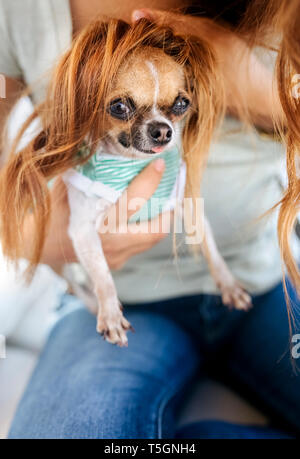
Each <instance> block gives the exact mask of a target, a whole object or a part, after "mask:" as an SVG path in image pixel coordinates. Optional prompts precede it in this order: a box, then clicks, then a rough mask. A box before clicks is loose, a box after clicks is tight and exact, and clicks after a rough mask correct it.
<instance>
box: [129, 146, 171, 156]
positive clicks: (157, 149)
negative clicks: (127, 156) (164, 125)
mask: <svg viewBox="0 0 300 459" xmlns="http://www.w3.org/2000/svg"><path fill="white" fill-rule="evenodd" d="M134 148H135V149H136V150H138V151H140V152H141V153H147V154H148V155H155V154H159V153H162V152H163V151H164V150H165V148H166V147H165V146H163V147H153V148H151V150H143V149H142V148H137V147H136V146H134Z"/></svg>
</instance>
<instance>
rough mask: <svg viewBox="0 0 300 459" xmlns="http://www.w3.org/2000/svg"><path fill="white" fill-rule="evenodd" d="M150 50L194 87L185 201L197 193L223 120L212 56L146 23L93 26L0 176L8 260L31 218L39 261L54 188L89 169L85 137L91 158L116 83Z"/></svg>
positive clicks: (56, 76)
mask: <svg viewBox="0 0 300 459" xmlns="http://www.w3.org/2000/svg"><path fill="white" fill-rule="evenodd" d="M143 46H150V47H154V48H160V49H162V50H163V51H164V52H165V53H166V54H167V55H169V56H171V57H172V58H173V59H174V60H175V61H176V62H177V63H179V64H180V65H181V66H182V67H183V68H184V69H185V72H186V75H187V78H189V79H190V80H191V81H192V85H190V88H189V91H190V92H191V97H192V101H193V108H194V109H193V110H192V111H191V112H190V114H189V115H188V119H187V122H186V125H185V128H184V132H183V151H184V155H185V159H186V162H187V171H188V173H187V193H188V195H190V196H193V197H196V196H198V195H199V192H200V175H201V171H202V169H203V165H204V163H205V158H206V154H207V152H208V150H209V145H210V142H211V139H212V135H213V132H214V129H215V127H216V124H217V121H218V118H219V116H220V114H221V112H222V109H223V106H224V104H223V90H222V80H221V78H220V77H219V72H218V69H217V64H216V61H215V58H214V55H213V52H212V50H211V49H210V47H209V46H208V44H207V43H205V42H203V41H199V39H197V38H193V37H182V36H178V35H175V34H174V32H172V31H171V29H169V28H167V27H164V26H157V25H155V24H152V23H150V22H148V21H146V20H141V21H139V22H137V23H136V24H135V25H134V26H130V25H128V24H126V23H124V22H122V21H116V20H113V21H110V22H108V23H104V22H102V21H101V20H96V21H95V22H93V23H92V24H91V25H89V26H88V27H87V28H86V29H84V30H83V31H82V32H81V33H80V34H79V35H78V36H77V37H76V39H75V40H74V42H73V44H72V46H71V48H70V50H68V51H67V52H66V53H65V55H64V56H63V57H62V58H61V60H60V62H59V64H58V65H57V67H56V69H55V71H54V73H53V77H52V79H51V84H50V86H49V89H48V92H47V96H46V99H45V101H44V102H43V103H42V104H41V105H39V106H38V107H36V108H35V110H34V113H33V114H32V116H30V118H29V119H28V120H27V121H26V123H25V124H24V126H23V127H22V129H21V131H20V133H19V134H18V136H17V138H16V139H15V141H14V144H13V146H12V149H11V154H10V158H9V161H8V163H7V164H6V166H5V167H4V169H3V170H2V171H1V175H0V189H1V193H0V211H1V216H2V218H1V238H2V244H3V251H4V254H5V255H6V256H7V257H8V258H9V259H11V260H17V259H18V258H19V257H21V256H22V247H23V244H24V238H23V230H22V229H23V226H24V220H25V219H26V217H27V215H28V214H29V213H32V214H33V216H34V228H33V232H32V239H33V249H32V253H31V257H30V260H29V261H30V266H31V268H34V267H35V266H36V265H37V264H38V263H39V260H40V257H41V253H42V250H43V245H44V241H45V236H46V232H47V225H48V222H49V216H50V211H51V202H50V195H49V190H48V182H49V180H51V179H53V178H55V177H57V176H59V175H60V174H62V173H63V172H65V171H66V170H67V169H69V168H72V167H74V166H76V165H77V164H79V163H81V162H83V161H86V160H87V159H88V158H80V157H79V156H78V154H77V152H78V150H79V149H80V147H81V146H82V143H83V141H84V140H85V139H86V138H87V137H88V139H89V145H91V152H90V155H93V154H94V152H95V149H96V147H97V144H98V142H99V140H100V139H101V137H102V136H103V135H105V132H104V125H105V116H106V106H105V104H106V102H107V101H108V99H109V94H110V91H111V88H112V83H113V81H114V78H115V75H116V74H117V73H118V70H119V68H120V66H121V65H122V63H123V62H124V61H125V60H126V59H127V57H128V55H129V54H130V53H132V52H133V51H135V50H136V49H138V48H140V47H143ZM36 119H39V120H40V122H41V126H42V127H41V129H40V132H38V133H37V135H36V136H35V137H34V138H33V140H32V141H31V142H30V143H29V144H28V145H27V146H26V147H25V148H22V149H21V150H20V151H18V145H19V143H20V140H21V138H22V136H23V134H24V132H25V131H26V129H27V128H28V127H29V126H30V125H31V124H32V123H33V121H35V120H36Z"/></svg>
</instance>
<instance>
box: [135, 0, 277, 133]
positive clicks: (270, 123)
mask: <svg viewBox="0 0 300 459" xmlns="http://www.w3.org/2000/svg"><path fill="white" fill-rule="evenodd" d="M141 18H147V19H149V20H151V21H153V22H155V23H157V24H158V25H165V26H168V27H171V28H172V29H173V30H174V31H175V32H176V33H178V34H183V35H193V36H196V37H199V38H200V39H202V40H205V41H207V42H208V43H209V44H210V45H211V46H212V48H213V49H214V51H215V55H216V58H217V62H218V64H219V68H220V72H221V75H222V77H223V81H224V87H225V95H226V104H227V110H228V111H229V113H231V114H232V115H236V116H238V117H240V116H241V117H245V115H246V114H247V117H250V121H252V122H253V123H254V124H256V125H257V126H259V127H261V128H263V129H265V130H266V131H269V130H270V131H273V130H274V121H276V122H277V123H279V124H284V122H285V121H284V120H285V118H284V115H283V110H282V107H281V103H280V100H279V95H278V90H277V87H276V84H275V83H274V82H273V72H272V71H270V70H269V69H268V68H266V67H265V66H264V65H263V64H262V62H261V61H260V60H259V59H258V58H257V57H256V56H255V54H254V53H253V52H252V50H251V49H249V47H248V46H247V44H246V42H245V41H244V40H242V39H241V38H239V37H238V36H237V35H236V34H234V33H233V32H231V31H230V30H227V29H225V28H224V27H221V26H220V25H218V24H216V23H215V22H213V21H212V20H209V19H206V18H202V17H196V16H190V15H183V14H177V13H172V12H167V11H161V10H152V9H147V8H145V9H141V10H135V11H134V12H133V13H132V21H133V22H135V21H138V20H139V19H141ZM247 121H249V119H247Z"/></svg>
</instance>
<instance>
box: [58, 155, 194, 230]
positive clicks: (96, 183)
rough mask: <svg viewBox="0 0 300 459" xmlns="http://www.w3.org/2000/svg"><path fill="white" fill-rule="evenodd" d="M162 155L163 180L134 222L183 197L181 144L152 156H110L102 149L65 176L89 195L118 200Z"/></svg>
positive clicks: (166, 207)
mask: <svg viewBox="0 0 300 459" xmlns="http://www.w3.org/2000/svg"><path fill="white" fill-rule="evenodd" d="M87 148H88V147H84V148H83V149H82V150H81V151H80V152H79V154H81V155H82V154H87V153H88V149H87ZM158 158H162V159H164V161H165V164H166V168H165V172H164V174H163V177H162V180H161V182H160V184H159V186H158V188H157V190H156V192H155V193H154V195H153V196H152V197H151V199H150V200H149V201H148V202H147V203H146V204H145V205H144V206H143V207H142V208H141V209H140V210H139V212H137V213H136V214H134V216H133V217H131V219H130V221H131V222H137V221H145V220H150V219H153V218H155V217H157V216H158V215H159V214H160V213H161V212H164V211H167V210H171V209H173V208H174V207H175V204H176V199H182V197H183V194H184V187H185V174H186V171H185V163H184V162H183V161H182V159H181V153H180V150H179V149H178V148H177V147H176V148H174V149H172V150H169V151H165V152H163V153H161V154H159V155H155V157H151V158H149V159H136V158H134V159H130V158H125V157H122V156H114V155H108V154H106V153H105V152H103V151H101V150H100V151H98V152H97V153H96V154H95V155H93V156H92V157H91V158H90V159H89V160H88V161H87V162H86V163H85V164H83V165H79V166H77V167H76V168H75V169H72V170H70V171H68V172H67V173H66V174H65V178H66V179H67V181H68V182H69V183H71V184H72V185H73V186H75V187H76V188H78V189H80V190H81V191H83V192H84V193H86V194H87V195H88V196H94V197H99V198H103V199H106V200H108V201H110V202H112V203H115V202H117V200H118V199H119V198H120V196H121V195H122V193H123V192H124V191H125V190H126V189H127V188H128V186H129V184H130V183H131V181H132V180H133V179H134V177H136V176H137V175H138V174H139V173H140V172H141V171H142V170H143V169H144V168H145V167H147V166H148V164H150V163H151V162H152V161H154V160H155V159H158Z"/></svg>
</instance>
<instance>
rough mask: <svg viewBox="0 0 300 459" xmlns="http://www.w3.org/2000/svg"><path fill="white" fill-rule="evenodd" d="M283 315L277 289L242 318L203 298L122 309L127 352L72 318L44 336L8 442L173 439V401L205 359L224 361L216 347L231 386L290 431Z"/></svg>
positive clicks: (291, 402) (82, 317)
mask: <svg viewBox="0 0 300 459" xmlns="http://www.w3.org/2000/svg"><path fill="white" fill-rule="evenodd" d="M176 305H177V306H178V309H177V308H176V307H175V306H176ZM285 308H286V306H285V303H284V297H283V292H282V287H281V286H279V287H277V288H276V289H274V290H272V291H271V292H269V293H268V294H266V295H263V296H260V297H257V298H255V299H254V308H253V310H252V311H251V312H249V313H247V314H244V313H240V312H236V311H233V312H230V311H228V310H227V309H226V308H224V307H223V306H222V305H221V303H220V299H219V298H218V297H213V296H205V295H204V296H202V295H200V296H198V297H197V296H195V297H191V298H185V299H178V300H176V301H171V302H168V301H166V302H162V303H157V304H155V303H153V304H152V305H150V304H148V305H141V306H140V307H134V308H130V307H129V308H127V310H126V314H127V316H128V317H129V319H130V321H131V322H132V323H133V325H134V327H135V329H136V333H135V334H133V335H130V336H129V347H128V349H119V348H117V347H114V346H112V345H110V344H107V343H105V342H104V341H102V340H101V338H100V337H99V336H98V335H97V334H96V332H95V319H94V318H93V317H92V316H90V315H89V314H88V313H87V312H86V311H85V310H80V311H76V312H74V313H72V314H70V315H69V316H67V317H66V318H64V319H63V320H62V321H61V322H60V323H59V324H58V325H57V326H56V328H55V329H54V331H53V333H52V335H51V337H50V339H49V342H48V344H47V346H46V349H45V351H44V353H43V355H42V357H41V359H40V363H39V365H38V367H37V369H36V372H35V374H34V376H33V378H32V381H31V383H30V384H29V387H28V389H27V392H26V394H25V396H24V397H23V400H22V402H21V404H20V407H19V409H18V412H17V415H16V417H15V420H14V423H13V426H12V429H11V433H10V438H49V437H50V438H114V439H117V438H126V439H129V438H166V437H168V438H173V437H174V436H175V421H174V406H175V400H176V399H177V395H179V394H180V393H182V390H183V389H184V387H185V385H186V384H187V383H188V382H189V381H190V379H191V377H192V376H193V374H195V372H196V370H197V368H199V365H200V363H202V362H203V361H204V357H205V356H207V354H208V355H209V352H207V349H210V348H211V349H213V352H214V353H215V352H218V350H219V351H220V350H221V349H222V352H223V356H224V347H226V348H227V351H228V352H227V354H226V356H227V359H228V360H227V362H228V365H227V366H228V369H229V371H230V373H231V375H233V377H234V378H235V380H236V381H239V382H242V383H243V385H247V386H248V387H250V388H251V390H252V391H253V392H255V393H257V394H258V395H259V396H260V397H261V400H262V401H264V402H265V403H266V405H269V406H270V407H271V408H272V409H274V410H275V411H277V412H278V414H280V415H281V416H282V418H283V419H284V420H286V421H290V422H291V423H292V424H293V426H294V427H295V428H298V429H299V420H300V408H299V402H300V398H299V396H297V389H298V386H299V377H298V376H296V374H295V373H293V370H292V365H291V362H290V353H289V352H286V351H287V350H288V343H289V331H288V323H287V315H286V310H285ZM149 310H150V311H151V312H149ZM159 311H162V312H163V313H164V314H161V313H160V312H159ZM180 311H182V312H180ZM168 312H169V314H168ZM167 316H169V317H167ZM197 334H198V335H199V343H198V340H197V338H198V336H197ZM200 338H201V339H200ZM285 352H286V353H285ZM280 358H281V360H280ZM173 402H174V403H173ZM297 419H298V421H297Z"/></svg>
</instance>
